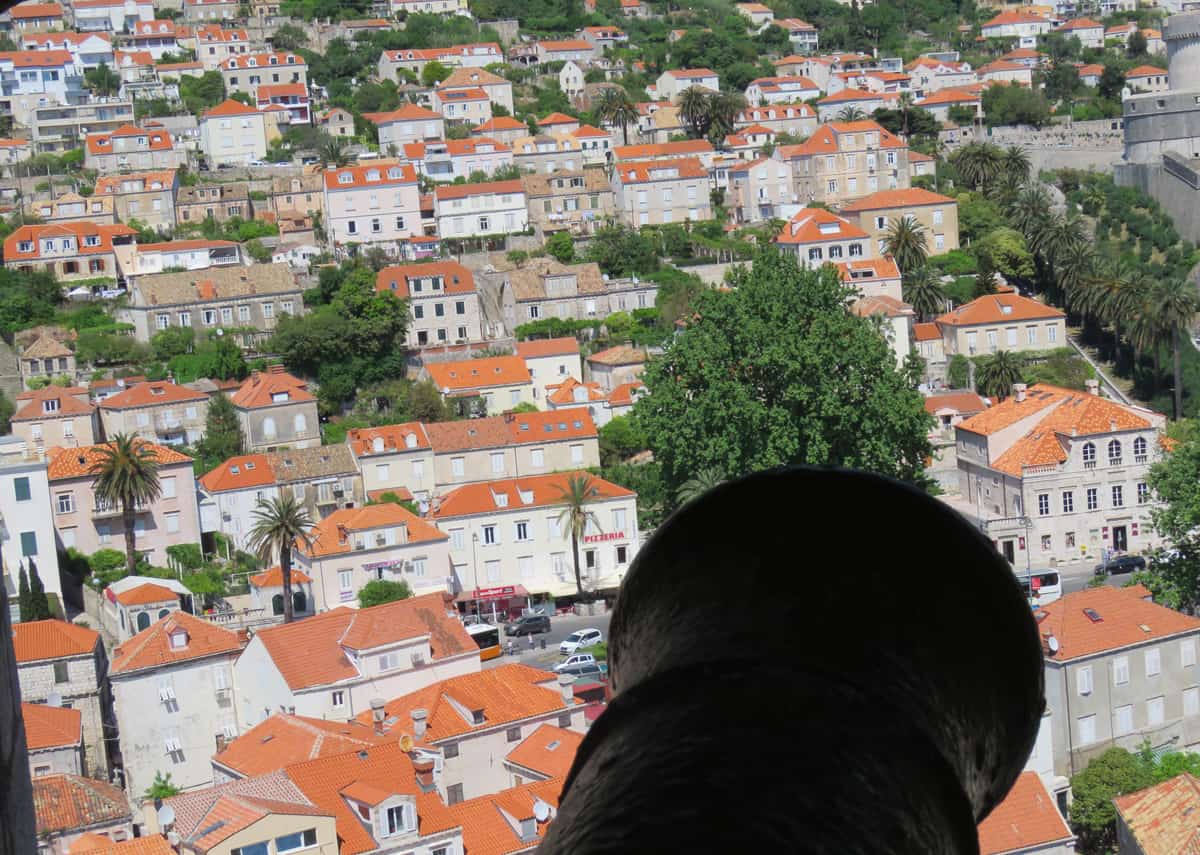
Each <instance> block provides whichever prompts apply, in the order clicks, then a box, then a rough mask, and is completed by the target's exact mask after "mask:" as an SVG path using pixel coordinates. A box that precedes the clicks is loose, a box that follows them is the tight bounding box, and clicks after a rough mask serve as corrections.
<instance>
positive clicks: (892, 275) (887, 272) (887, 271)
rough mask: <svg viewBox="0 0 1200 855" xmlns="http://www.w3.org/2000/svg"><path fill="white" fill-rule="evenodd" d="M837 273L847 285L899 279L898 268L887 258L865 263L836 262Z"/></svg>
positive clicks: (853, 261) (857, 261) (859, 261)
mask: <svg viewBox="0 0 1200 855" xmlns="http://www.w3.org/2000/svg"><path fill="white" fill-rule="evenodd" d="M837 269H838V273H839V274H841V277H842V281H843V282H845V283H846V284H848V285H853V284H855V283H859V282H877V281H879V280H880V279H899V278H900V268H899V267H897V266H896V262H895V261H894V260H893V259H892V258H890V257H888V258H872V259H869V260H867V261H863V260H861V259H854V260H852V261H839V262H837Z"/></svg>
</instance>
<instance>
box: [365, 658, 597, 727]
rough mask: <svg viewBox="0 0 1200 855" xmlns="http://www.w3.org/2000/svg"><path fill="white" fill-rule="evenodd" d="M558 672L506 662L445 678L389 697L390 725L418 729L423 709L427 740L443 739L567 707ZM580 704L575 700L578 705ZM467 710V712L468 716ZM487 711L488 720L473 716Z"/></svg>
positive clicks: (387, 722) (367, 712)
mask: <svg viewBox="0 0 1200 855" xmlns="http://www.w3.org/2000/svg"><path fill="white" fill-rule="evenodd" d="M556 678H557V675H556V674H554V673H553V672H549V671H543V670H541V669H540V668H531V667H529V666H528V665H518V664H510V665H500V666H498V667H496V668H489V669H487V670H485V671H479V672H478V673H475V674H464V675H462V676H459V677H451V678H450V679H448V680H441V681H439V682H437V683H433V684H431V685H429V686H426V687H425V688H423V689H418V690H417V691H415V692H410V693H409V694H407V695H401V696H400V697H398V698H394V699H392V700H389V701H388V702H387V704H386V705H385V706H384V711H385V713H386V716H387V717H386V718H385V720H384V725H383V726H384V729H385V731H386V732H388V733H390V734H392V736H393V738H394V737H395V734H396V733H406V732H411V730H412V711H413V710H417V709H423V710H425V711H426V712H427V713H428V717H427V718H426V731H425V741H426V742H431V743H437V742H440V741H442V740H445V739H451V738H454V737H459V736H462V735H464V734H467V733H472V732H474V731H479V730H489V729H491V728H494V727H499V726H501V725H504V724H512V723H515V722H519V721H524V720H525V719H529V718H533V717H534V716H539V715H546V714H547V713H553V712H556V711H558V710H564V709H567V707H565V706H564V704H563V699H562V695H561V694H560V693H559V688H558V684H557V683H556ZM575 703H578V702H577V701H574V699H573V700H572V707H573V706H574V705H575ZM461 710H467V713H468V715H466V716H464V714H463V713H462V712H461ZM476 711H482V712H483V718H484V720H483V723H481V724H476V723H475V721H474V719H473V718H469V715H470V714H471V713H473V712H476ZM356 720H357V721H358V723H359V724H363V725H368V726H369V725H370V723H371V710H364V711H363V712H361V713H359V715H358V716H357V718H356Z"/></svg>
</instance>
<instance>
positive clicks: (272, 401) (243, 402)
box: [229, 368, 316, 410]
mask: <svg viewBox="0 0 1200 855" xmlns="http://www.w3.org/2000/svg"><path fill="white" fill-rule="evenodd" d="M229 400H230V402H231V403H232V404H233V405H234V406H235V407H237V408H238V409H240V410H252V409H258V408H260V407H271V406H279V405H284V404H295V403H299V402H303V401H315V400H316V397H315V396H314V395H313V394H312V392H309V391H308V384H307V383H305V382H304V381H303V380H301V379H300V378H298V377H293V376H292V375H291V374H288V373H287V372H286V371H283V370H282V369H280V370H275V369H274V368H272V369H271V370H269V371H261V372H260V371H256V372H254V373H253V374H251V375H250V376H249V377H248V378H246V382H244V383H243V384H242V385H241V386H240V387H239V388H238V390H237V391H236V392H234V393H233V394H232V395H230V396H229Z"/></svg>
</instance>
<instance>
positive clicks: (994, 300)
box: [937, 294, 1066, 327]
mask: <svg viewBox="0 0 1200 855" xmlns="http://www.w3.org/2000/svg"><path fill="white" fill-rule="evenodd" d="M1063 317H1066V315H1065V314H1063V312H1061V311H1059V310H1058V309H1056V308H1054V307H1053V306H1047V305H1046V304H1045V303H1039V302H1038V301H1037V300H1031V299H1029V298H1028V297H1022V296H1021V295H1020V294H985V295H984V296H982V297H976V298H975V299H974V300H972V301H971V302H969V303H964V304H963V305H961V306H959V307H958V308H957V309H953V310H951V311H949V312H946V314H944V315H941V316H939V317H938V319H937V322H938V324H939V325H941V326H950V327H971V326H977V325H979V324H1003V323H1014V322H1016V321H1034V320H1048V319H1050V318H1063Z"/></svg>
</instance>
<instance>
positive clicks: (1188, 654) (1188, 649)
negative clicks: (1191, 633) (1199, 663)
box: [1179, 638, 1196, 668]
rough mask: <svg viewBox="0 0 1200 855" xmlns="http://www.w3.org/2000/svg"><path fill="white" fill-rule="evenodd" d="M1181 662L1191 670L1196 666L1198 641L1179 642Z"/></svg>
mask: <svg viewBox="0 0 1200 855" xmlns="http://www.w3.org/2000/svg"><path fill="white" fill-rule="evenodd" d="M1179 661H1180V662H1181V663H1182V664H1183V667H1184V668H1190V667H1192V666H1193V665H1195V664H1196V639H1194V638H1185V639H1184V640H1183V641H1181V642H1179Z"/></svg>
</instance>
